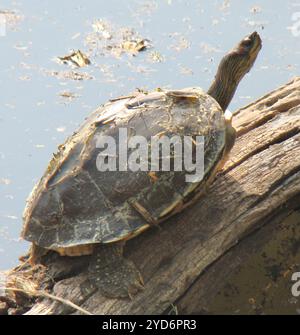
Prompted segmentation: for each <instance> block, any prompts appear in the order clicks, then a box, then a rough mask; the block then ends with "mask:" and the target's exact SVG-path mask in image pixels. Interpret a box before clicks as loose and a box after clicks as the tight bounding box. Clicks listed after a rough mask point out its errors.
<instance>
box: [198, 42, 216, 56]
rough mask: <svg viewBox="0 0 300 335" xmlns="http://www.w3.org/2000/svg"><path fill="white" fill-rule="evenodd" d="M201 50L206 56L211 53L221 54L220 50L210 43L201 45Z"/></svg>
mask: <svg viewBox="0 0 300 335" xmlns="http://www.w3.org/2000/svg"><path fill="white" fill-rule="evenodd" d="M200 48H201V50H202V52H203V53H205V54H210V53H216V52H221V50H220V49H218V48H216V47H214V46H212V45H210V44H208V43H201V44H200Z"/></svg>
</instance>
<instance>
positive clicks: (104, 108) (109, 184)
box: [21, 32, 262, 298]
mask: <svg viewBox="0 0 300 335" xmlns="http://www.w3.org/2000/svg"><path fill="white" fill-rule="evenodd" d="M261 47H262V41H261V38H260V36H259V34H258V33H257V32H253V33H252V34H250V35H247V36H246V37H245V38H243V39H242V40H241V41H240V42H239V43H238V45H237V46H236V47H235V48H234V49H232V50H231V51H230V52H228V53H227V54H226V55H225V56H224V57H223V59H222V60H221V62H220V64H219V66H218V70H217V74H216V76H215V78H214V80H213V82H212V84H211V86H210V88H209V89H208V91H207V92H204V91H203V90H202V89H201V88H198V87H192V88H186V89H178V90H164V89H156V90H154V91H152V92H142V91H139V92H135V93H132V94H129V95H128V96H122V97H119V98H116V99H112V100H110V101H108V102H107V103H105V104H103V105H101V106H100V107H99V108H97V109H96V110H95V111H94V112H92V113H91V115H90V116H89V117H87V119H86V120H85V121H84V122H83V124H82V125H81V126H80V127H79V129H78V130H77V131H76V132H74V133H73V135H71V136H70V137H69V138H68V139H67V140H66V142H65V143H64V144H62V145H60V146H59V148H58V151H57V153H55V154H54V156H53V158H52V159H51V161H50V163H49V164H48V166H47V169H46V171H45V173H44V175H43V176H42V178H41V179H40V180H39V182H38V183H37V184H36V185H35V187H34V188H33V190H32V192H31V194H30V196H29V198H28V200H27V203H26V206H25V210H24V215H23V229H22V233H21V236H22V237H23V238H24V239H25V240H27V241H30V242H31V243H32V244H31V245H32V247H31V253H30V261H31V263H32V264H36V263H39V262H41V259H42V256H43V255H45V254H46V253H48V252H49V251H50V250H51V251H54V252H56V253H58V254H59V255H61V256H70V257H75V256H82V255H90V257H89V265H88V278H89V279H88V280H89V282H90V284H91V285H92V286H93V287H94V288H96V289H98V290H99V291H100V292H101V294H102V295H104V296H106V297H109V298H128V297H132V296H133V295H135V294H137V293H138V292H139V291H140V290H142V289H143V288H144V282H143V278H142V275H141V273H140V271H139V270H138V268H137V267H136V266H135V264H134V263H133V262H132V261H131V260H129V259H127V258H126V257H124V256H123V249H124V245H125V243H126V241H127V240H129V239H131V238H133V237H135V236H137V235H138V234H140V233H142V232H144V231H145V230H146V229H148V228H149V227H152V226H156V225H157V224H159V223H161V222H163V221H166V220H167V219H168V218H170V217H171V216H173V215H175V214H176V213H179V212H181V211H182V210H184V209H185V208H186V207H187V206H190V205H191V204H192V203H194V202H195V201H197V200H198V199H199V198H200V197H201V196H203V195H204V194H205V193H206V191H207V189H208V187H209V185H210V184H211V183H212V181H213V180H214V178H215V176H216V174H217V172H218V171H220V169H221V168H222V167H223V165H224V162H225V161H226V160H227V158H228V155H229V152H230V150H231V148H232V147H233V145H234V142H235V138H236V131H235V129H234V127H233V126H232V114H231V113H230V112H229V111H228V110H227V107H228V105H229V103H230V101H231V100H232V97H233V95H234V93H235V91H236V88H237V86H238V84H239V82H240V80H241V79H242V78H243V77H244V75H245V74H246V73H247V72H249V70H250V69H251V67H252V66H253V64H254V62H255V60H256V58H257V55H258V53H259V51H260V49H261ZM121 130H122V131H123V132H124V134H125V133H126V134H127V137H123V139H122V138H121V135H122V133H121ZM128 134H129V135H128ZM171 136H177V137H176V139H177V140H178V139H184V138H187V137H189V138H191V139H192V140H191V143H192V147H190V149H191V150H192V152H195V151H193V150H194V149H197V145H198V144H199V143H201V141H200V142H199V143H198V142H196V144H195V139H198V138H204V142H202V150H203V163H204V166H203V171H202V172H203V173H202V178H198V179H197V178H195V179H194V180H193V178H191V181H189V182H187V180H186V177H187V174H188V172H189V173H190V171H187V169H185V168H183V169H181V170H175V169H173V170H172V169H170V170H169V171H168V170H162V169H160V167H158V166H156V167H155V169H153V170H151V169H149V166H150V162H149V160H147V159H145V160H144V161H143V163H145V164H144V165H143V167H144V169H142V168H141V165H139V167H140V168H137V169H135V170H134V169H128V164H127V165H126V164H125V165H124V164H121V162H120V160H119V159H120V156H121V154H122V152H123V151H124V148H125V149H127V151H128V152H127V154H128V155H129V154H130V157H131V155H132V154H134V153H136V151H137V150H135V149H134V147H132V146H130V147H129V142H130V140H132V139H136V138H139V139H140V138H143V139H145V141H146V144H147V148H148V149H149V143H150V142H149V141H150V139H151V140H152V139H153V138H154V139H156V140H157V139H161V138H169V139H170V138H171ZM108 138H109V139H113V140H115V142H114V143H115V146H112V147H113V148H115V152H114V153H115V154H114V155H110V154H108V153H107V151H106V150H107V149H108V144H107V145H106V146H101V145H99V142H100V144H101V143H102V142H101V141H102V140H103V139H106V140H107V139H108ZM124 138H125V140H124ZM107 141H108V140H107ZM108 142H109V141H108ZM108 142H107V143H108ZM158 142H159V141H158ZM172 143H173V142H171V144H172ZM178 143H179V142H178ZM198 147H201V146H200V145H199V146H198ZM151 148H152V147H151ZM159 148H160V149H161V147H159ZM170 148H171V149H170V152H169V157H170V162H171V163H172V162H173V163H174V161H175V153H176V152H175V151H174V148H175V144H174V143H173V145H171V146H170ZM161 150H162V149H161ZM159 153H160V154H161V151H159ZM161 157H162V156H160V160H159V164H160V163H161ZM117 158H118V160H117ZM192 161H193V162H195V155H193V156H192ZM99 162H102V163H101V164H102V165H101V164H100V163H99ZM136 162H137V161H136ZM108 163H111V164H112V166H114V167H115V170H109V169H107V164H108ZM127 163H128V162H127ZM139 163H141V162H139ZM171 163H170V164H171ZM196 163H197V162H196ZM103 164H104V165H103ZM105 164H106V165H105ZM99 166H100V167H99ZM103 166H104V167H106V168H105V169H103V170H101V167H103ZM145 167H146V168H145ZM150 167H152V165H151V166H150ZM126 168H127V169H126ZM147 168H148V169H147ZM189 175H190V176H191V173H190V174H189Z"/></svg>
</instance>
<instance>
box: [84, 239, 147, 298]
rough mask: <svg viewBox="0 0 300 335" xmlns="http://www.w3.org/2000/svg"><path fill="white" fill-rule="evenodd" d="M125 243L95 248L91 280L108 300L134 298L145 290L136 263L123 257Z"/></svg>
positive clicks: (90, 269)
mask: <svg viewBox="0 0 300 335" xmlns="http://www.w3.org/2000/svg"><path fill="white" fill-rule="evenodd" d="M123 246H124V243H123V242H116V243H111V244H102V245H97V246H96V247H95V250H94V253H93V255H92V258H91V262H90V265H89V272H90V275H89V280H90V282H91V284H92V285H93V286H95V287H96V288H98V290H99V291H100V292H101V294H103V295H104V296H106V297H108V298H128V297H129V298H132V297H133V295H135V294H136V293H138V291H140V290H142V289H143V279H142V276H141V274H140V272H139V270H138V269H137V268H136V266H135V265H134V263H133V262H132V261H130V260H128V259H126V258H124V257H123Z"/></svg>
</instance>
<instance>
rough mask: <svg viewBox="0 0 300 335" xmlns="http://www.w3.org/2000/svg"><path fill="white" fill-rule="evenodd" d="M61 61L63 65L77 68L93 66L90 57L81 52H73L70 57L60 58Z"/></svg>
mask: <svg viewBox="0 0 300 335" xmlns="http://www.w3.org/2000/svg"><path fill="white" fill-rule="evenodd" d="M58 59H59V61H61V62H62V63H63V64H67V65H71V66H76V67H84V66H87V65H89V64H91V61H90V60H89V59H88V57H87V56H86V55H85V54H84V53H83V52H82V51H80V50H77V51H73V52H72V53H71V54H70V55H67V56H63V57H58Z"/></svg>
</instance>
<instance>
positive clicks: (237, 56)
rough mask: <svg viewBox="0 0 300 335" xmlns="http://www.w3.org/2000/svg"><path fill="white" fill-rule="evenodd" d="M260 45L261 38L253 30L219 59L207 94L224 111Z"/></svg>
mask: <svg viewBox="0 0 300 335" xmlns="http://www.w3.org/2000/svg"><path fill="white" fill-rule="evenodd" d="M261 47H262V41H261V38H260V36H259V34H258V33H257V32H256V31H255V32H254V33H252V34H250V35H248V36H246V37H245V38H244V39H242V40H241V41H240V42H239V43H238V45H237V46H236V47H235V48H233V49H232V50H231V51H230V52H229V53H228V54H227V55H225V56H224V57H223V59H222V60H221V63H220V65H219V67H218V71H217V74H216V77H215V80H214V82H213V83H212V85H211V87H210V89H209V90H208V94H209V95H211V96H212V97H213V98H215V100H216V101H217V102H218V103H219V105H220V106H221V107H222V109H223V110H224V111H225V110H226V108H227V107H228V105H229V103H230V101H231V99H232V97H233V95H234V93H235V91H236V89H237V86H238V84H239V82H240V81H241V79H242V78H243V77H244V75H245V74H246V73H247V72H249V71H250V69H251V68H252V66H253V64H254V62H255V60H256V57H257V55H258V53H259V51H260V49H261Z"/></svg>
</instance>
